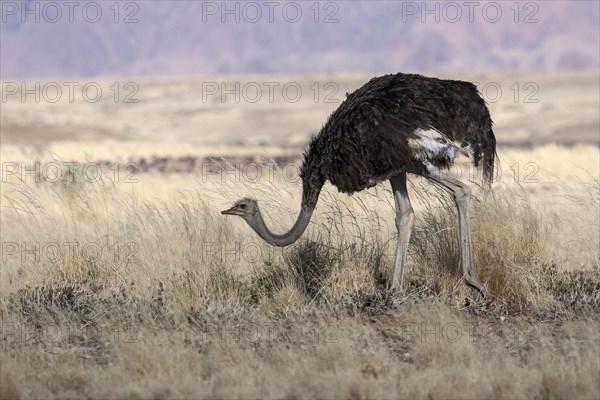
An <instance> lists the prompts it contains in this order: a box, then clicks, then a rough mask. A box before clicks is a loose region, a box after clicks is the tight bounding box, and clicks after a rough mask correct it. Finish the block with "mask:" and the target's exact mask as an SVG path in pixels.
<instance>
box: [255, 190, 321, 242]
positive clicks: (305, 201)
mask: <svg viewBox="0 0 600 400" xmlns="http://www.w3.org/2000/svg"><path fill="white" fill-rule="evenodd" d="M321 187H322V184H319V185H312V186H310V187H307V185H306V183H304V185H303V191H302V205H301V208H300V214H299V215H298V218H297V219H296V222H295V223H294V226H292V228H291V229H290V230H289V231H288V232H286V233H283V234H276V233H273V232H271V231H270V230H269V228H267V226H266V225H265V221H264V219H263V217H262V215H261V213H260V211H258V213H257V214H256V216H255V218H254V219H252V220H247V222H248V224H249V225H250V227H251V228H252V229H254V231H255V232H256V233H257V234H258V236H260V237H261V238H263V239H264V240H265V241H266V242H268V243H269V244H272V245H274V246H279V247H284V246H288V245H290V244H292V243H294V242H295V241H296V240H298V239H299V238H300V236H302V234H303V233H304V231H305V230H306V227H307V226H308V223H309V222H310V217H311V216H312V213H313V211H314V210H315V207H316V205H317V200H318V199H319V193H320V191H321Z"/></svg>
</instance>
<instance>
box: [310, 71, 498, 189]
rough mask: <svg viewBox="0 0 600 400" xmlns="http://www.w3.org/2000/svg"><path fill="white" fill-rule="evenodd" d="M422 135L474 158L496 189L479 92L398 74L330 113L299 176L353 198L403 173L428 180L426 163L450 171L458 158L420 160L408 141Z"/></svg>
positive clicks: (491, 141) (376, 81)
mask: <svg viewBox="0 0 600 400" xmlns="http://www.w3.org/2000/svg"><path fill="white" fill-rule="evenodd" d="M418 129H421V130H425V131H427V130H432V129H433V130H436V131H438V132H439V133H441V135H442V136H443V137H445V138H447V139H448V140H449V141H451V142H453V143H456V145H457V146H458V147H460V148H462V149H463V150H464V151H465V152H467V153H470V154H471V155H472V156H473V162H474V164H475V166H476V167H480V168H481V169H482V170H483V177H484V180H485V181H486V182H487V183H491V181H492V179H493V175H494V164H495V161H496V138H495V137H494V133H493V131H492V119H491V117H490V113H489V111H488V109H487V106H486V104H485V101H484V100H483V99H482V98H481V96H480V95H479V93H478V91H477V87H476V86H475V85H474V84H472V83H469V82H463V81H454V80H442V79H437V78H428V77H424V76H422V75H415V74H402V73H398V74H390V75H384V76H380V77H376V78H373V79H371V80H370V81H369V82H367V83H366V84H365V85H363V86H362V87H360V88H359V89H357V90H355V91H354V92H352V93H351V94H350V95H348V97H347V98H346V100H345V101H344V102H343V103H342V104H341V105H340V106H339V107H338V108H337V109H336V110H335V111H334V112H333V113H332V114H331V115H330V117H329V119H328V120H327V122H326V123H325V125H323V127H322V129H321V131H320V132H319V134H318V135H316V136H315V137H314V138H313V139H312V140H311V142H310V145H309V148H308V151H307V152H306V153H305V156H304V163H303V165H302V170H301V171H302V173H301V176H302V179H303V181H304V183H305V186H306V185H308V186H309V188H317V190H318V189H320V188H321V186H322V184H323V183H324V182H325V181H326V180H329V181H330V182H331V183H332V184H333V185H334V186H336V187H337V188H338V189H339V190H340V191H341V192H344V193H353V192H357V191H360V190H363V189H365V188H368V187H371V186H374V185H376V184H377V183H379V182H381V181H383V180H387V179H389V178H390V177H391V176H393V175H396V174H398V173H401V172H410V173H414V174H417V175H424V176H427V175H428V174H429V173H430V172H429V170H428V168H427V165H426V164H425V163H426V162H430V163H431V164H433V165H434V166H436V167H438V168H442V169H446V168H448V167H450V166H451V165H452V163H453V161H454V160H453V159H451V158H448V157H437V158H436V157H433V158H430V159H427V160H423V159H418V158H417V157H415V151H414V149H412V148H411V147H410V146H409V142H408V141H409V139H415V138H416V135H415V131H417V130H418ZM307 189H308V188H307ZM311 192H312V190H311ZM306 194H307V195H308V197H309V198H311V199H312V198H314V195H312V193H310V194H309V193H306ZM314 200H316V199H314Z"/></svg>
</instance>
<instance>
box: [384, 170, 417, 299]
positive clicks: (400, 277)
mask: <svg viewBox="0 0 600 400" xmlns="http://www.w3.org/2000/svg"><path fill="white" fill-rule="evenodd" d="M390 183H391V184H392V191H393V192H394V200H395V203H396V229H397V230H398V241H397V243H396V257H395V260H394V272H393V274H392V281H391V284H390V288H391V289H396V288H400V289H402V284H403V281H404V265H405V264H406V253H407V251H408V242H409V240H410V233H411V231H412V228H413V225H414V224H415V216H414V213H413V209H412V206H411V205H410V199H409V198H408V191H407V190H406V173H402V174H400V175H396V176H394V177H392V178H391V179H390Z"/></svg>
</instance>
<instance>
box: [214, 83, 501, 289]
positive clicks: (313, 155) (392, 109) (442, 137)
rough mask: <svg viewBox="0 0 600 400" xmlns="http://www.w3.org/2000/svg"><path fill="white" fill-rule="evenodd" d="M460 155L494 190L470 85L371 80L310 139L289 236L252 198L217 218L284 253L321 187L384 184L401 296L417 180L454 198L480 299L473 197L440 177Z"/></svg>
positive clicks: (486, 133) (487, 143)
mask: <svg viewBox="0 0 600 400" xmlns="http://www.w3.org/2000/svg"><path fill="white" fill-rule="evenodd" d="M459 152H462V153H464V154H466V155H468V156H470V157H472V158H473V162H474V164H475V166H476V167H479V168H481V170H482V172H483V178H484V180H485V181H486V182H487V183H488V184H491V182H492V178H493V173H494V164H495V162H496V139H495V137H494V133H493V131H492V119H491V117H490V113H489V111H488V109H487V106H486V104H485V101H484V100H483V99H482V98H481V96H480V95H479V93H478V91H477V88H476V87H475V85H474V84H472V83H469V82H463V81H454V80H441V79H436V78H428V77H424V76H421V75H414V74H402V73H398V74H391V75H384V76H381V77H376V78H373V79H371V80H370V81H369V82H367V83H366V84H365V85H363V86H362V87H361V88H359V89H357V90H356V91H354V92H352V93H351V94H349V95H348V96H347V98H346V100H345V101H344V102H343V103H342V104H341V105H340V106H339V107H338V108H337V109H336V110H335V111H334V112H333V113H332V114H331V116H330V117H329V118H328V120H327V122H326V123H325V125H323V127H322V128H321V131H320V132H319V134H318V135H316V136H315V137H313V138H312V139H311V141H310V144H309V147H308V150H307V151H306V152H305V154H304V162H303V164H302V168H301V172H300V176H301V178H302V205H301V210H300V215H299V216H298V218H297V220H296V222H295V223H294V225H293V227H292V228H291V229H290V230H289V231H288V232H287V233H284V234H275V233H272V232H271V231H270V230H269V229H268V228H267V226H266V225H265V223H264V220H263V218H262V215H261V213H260V210H259V208H258V204H257V203H256V201H255V200H252V199H249V198H245V199H242V200H239V201H238V202H236V203H235V205H234V206H233V207H232V208H230V209H228V210H225V211H223V212H222V214H229V215H238V216H241V217H242V218H244V220H245V221H246V222H247V223H248V224H249V225H250V227H251V228H252V229H253V230H254V231H255V232H256V233H257V234H258V235H259V236H260V237H261V238H262V239H264V240H265V241H267V242H268V243H270V244H272V245H275V246H287V245H290V244H292V243H294V242H295V241H296V240H298V238H299V237H300V236H301V235H302V233H303V232H304V230H305V229H306V227H307V226H308V223H309V221H310V218H311V215H312V213H313V211H314V209H315V207H316V204H317V200H318V198H319V193H320V191H321V188H322V187H323V185H324V183H325V181H327V180H329V181H330V182H331V183H332V184H333V185H334V186H336V187H337V188H338V190H339V191H341V192H343V193H348V194H352V193H354V192H357V191H360V190H363V189H366V188H369V187H372V186H375V185H376V184H378V183H379V182H382V181H384V180H389V181H390V183H391V186H392V192H393V194H394V198H395V205H396V220H395V222H396V228H397V230H398V241H397V248H396V256H395V260H394V270H393V275H392V280H391V284H390V287H391V288H392V289H395V288H398V287H400V288H401V287H402V281H403V275H404V264H405V262H406V253H407V250H408V242H409V240H410V235H411V231H412V228H413V226H414V213H413V209H412V206H411V203H410V200H409V197H408V192H407V186H406V181H407V179H406V174H407V173H412V174H416V175H420V176H423V177H425V178H427V179H428V180H429V181H431V182H432V183H433V184H434V185H436V186H438V187H440V188H441V189H443V190H444V191H446V192H449V193H450V194H452V195H453V197H454V202H455V204H456V207H457V208H458V219H459V236H460V265H461V269H462V273H463V279H464V280H465V283H466V284H467V285H468V286H470V287H471V288H473V289H474V290H476V291H477V292H479V293H481V294H482V295H483V296H485V292H484V288H483V286H482V285H481V283H480V282H479V279H478V276H477V271H476V269H475V267H474V263H473V247H472V243H471V229H470V220H469V202H470V195H471V192H470V189H469V187H468V186H467V185H465V184H464V183H463V182H461V181H459V180H457V179H454V178H452V177H450V176H448V175H446V174H445V173H444V172H442V170H444V169H447V168H449V167H450V166H451V165H452V164H453V162H454V160H455V158H456V157H457V155H458V153H459Z"/></svg>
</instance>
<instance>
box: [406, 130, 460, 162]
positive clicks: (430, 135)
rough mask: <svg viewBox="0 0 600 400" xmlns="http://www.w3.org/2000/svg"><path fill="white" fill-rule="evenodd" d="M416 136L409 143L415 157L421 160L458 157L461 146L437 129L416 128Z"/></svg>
mask: <svg viewBox="0 0 600 400" xmlns="http://www.w3.org/2000/svg"><path fill="white" fill-rule="evenodd" d="M414 133H415V135H416V136H417V137H416V138H411V139H408V145H409V147H410V148H411V149H412V150H413V152H414V155H415V158H416V159H417V160H419V161H428V160H431V159H447V160H449V161H452V160H454V159H455V158H456V155H457V153H458V151H459V150H460V147H459V146H457V145H456V144H455V143H453V142H452V141H451V140H450V139H448V137H446V136H444V135H443V134H442V133H441V132H439V131H438V130H435V129H428V130H424V129H416V130H415V132H414Z"/></svg>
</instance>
